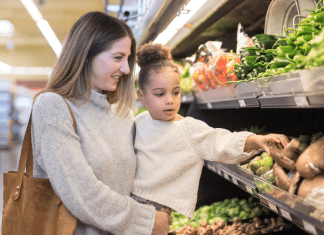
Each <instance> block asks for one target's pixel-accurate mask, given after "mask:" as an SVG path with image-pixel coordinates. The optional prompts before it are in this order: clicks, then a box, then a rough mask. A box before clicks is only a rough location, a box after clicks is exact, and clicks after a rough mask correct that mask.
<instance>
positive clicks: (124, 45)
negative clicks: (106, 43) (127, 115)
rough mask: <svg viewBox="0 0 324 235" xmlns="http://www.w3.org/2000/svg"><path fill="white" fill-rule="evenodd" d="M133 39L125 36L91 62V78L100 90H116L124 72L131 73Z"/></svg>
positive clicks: (93, 86)
mask: <svg viewBox="0 0 324 235" xmlns="http://www.w3.org/2000/svg"><path fill="white" fill-rule="evenodd" d="M131 44H132V41H131V39H130V38H129V37H124V38H122V39H120V40H118V41H116V42H115V43H114V44H113V45H112V47H111V48H110V49H109V50H106V51H103V52H101V53H100V54H98V55H96V56H95V57H94V58H93V60H92V63H91V71H90V80H91V84H92V88H93V89H95V90H96V91H98V92H100V93H101V92H102V91H115V90H116V89H117V84H118V82H119V80H120V79H121V77H122V76H123V75H124V74H129V72H130V69H129V65H128V57H129V56H130V54H131Z"/></svg>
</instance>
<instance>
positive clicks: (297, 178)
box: [288, 172, 300, 194]
mask: <svg viewBox="0 0 324 235" xmlns="http://www.w3.org/2000/svg"><path fill="white" fill-rule="evenodd" d="M299 181H300V174H299V173H298V172H296V173H295V175H294V178H293V179H292V181H291V183H290V186H289V189H288V192H290V193H292V194H295V193H296V190H297V187H298V183H299Z"/></svg>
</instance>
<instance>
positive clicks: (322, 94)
mask: <svg viewBox="0 0 324 235" xmlns="http://www.w3.org/2000/svg"><path fill="white" fill-rule="evenodd" d="M258 100H259V101H260V104H261V108H323V107H324V91H318V92H301V93H296V94H290V95H276V96H260V97H258Z"/></svg>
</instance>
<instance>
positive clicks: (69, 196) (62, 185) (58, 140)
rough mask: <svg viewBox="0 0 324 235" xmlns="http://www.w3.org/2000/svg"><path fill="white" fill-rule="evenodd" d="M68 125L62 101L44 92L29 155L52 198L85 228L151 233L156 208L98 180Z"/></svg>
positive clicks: (36, 107) (38, 103) (35, 116)
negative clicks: (45, 178) (49, 189)
mask: <svg viewBox="0 0 324 235" xmlns="http://www.w3.org/2000/svg"><path fill="white" fill-rule="evenodd" d="M72 123H73V121H72V117H71V115H70V112H69V110H68V106H67V105H66V103H65V102H64V100H63V98H62V97H60V96H59V95H57V94H53V93H45V94H42V95H40V96H39V97H38V98H37V99H36V101H35V104H34V107H33V112H32V132H33V135H34V137H35V141H33V146H34V150H33V152H34V156H37V158H36V159H35V161H37V163H38V164H39V165H40V167H41V168H42V169H43V171H44V172H46V174H47V176H48V178H49V180H50V182H51V184H52V187H53V189H54V191H55V193H56V194H57V195H58V196H59V197H60V198H61V200H62V202H63V203H64V204H65V206H66V207H67V208H68V209H69V210H70V211H71V213H72V214H73V215H74V216H76V217H77V218H78V219H79V220H80V221H82V222H83V223H86V224H90V225H92V226H95V227H97V228H99V229H101V230H104V231H109V232H111V233H113V234H127V235H128V234H129V235H130V234H143V235H149V234H151V233H152V229H153V226H154V220H155V214H154V208H153V207H151V206H148V205H143V204H139V203H137V202H136V201H134V200H133V199H131V198H130V197H129V196H122V195H120V194H118V193H116V192H115V191H113V190H112V189H111V188H110V187H109V186H108V185H105V184H103V183H102V182H101V181H99V180H98V179H97V178H96V176H95V174H94V171H93V169H92V168H91V167H90V166H89V164H88V162H87V160H86V158H85V157H84V155H83V152H82V147H81V144H80V143H81V140H80V138H79V137H78V135H77V134H76V133H75V131H74V129H73V124H72Z"/></svg>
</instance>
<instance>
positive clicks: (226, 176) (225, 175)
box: [224, 172, 230, 180]
mask: <svg viewBox="0 0 324 235" xmlns="http://www.w3.org/2000/svg"><path fill="white" fill-rule="evenodd" d="M224 178H225V179H227V180H230V179H229V177H228V174H226V173H225V172H224Z"/></svg>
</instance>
